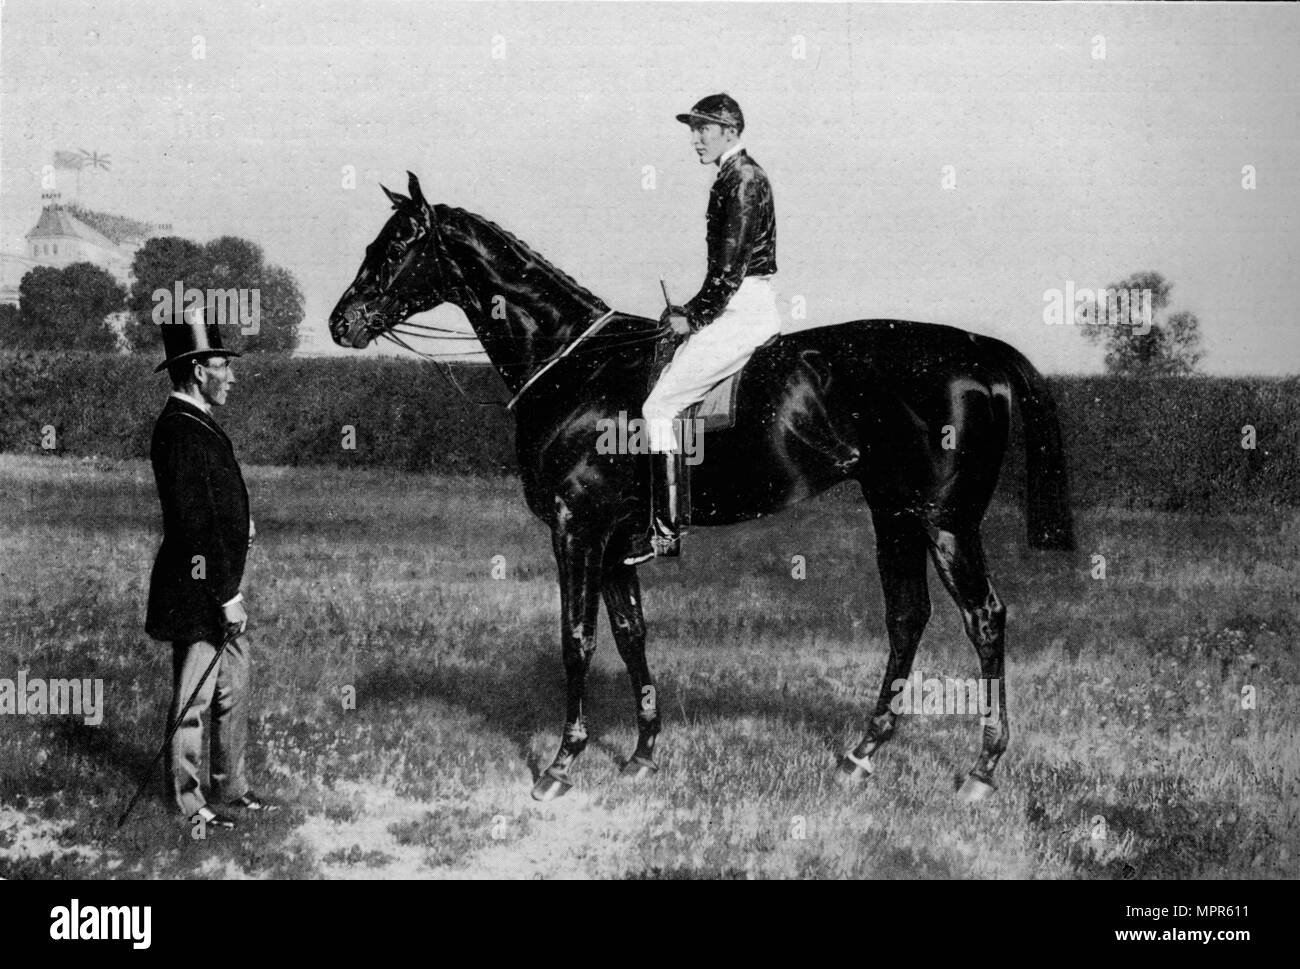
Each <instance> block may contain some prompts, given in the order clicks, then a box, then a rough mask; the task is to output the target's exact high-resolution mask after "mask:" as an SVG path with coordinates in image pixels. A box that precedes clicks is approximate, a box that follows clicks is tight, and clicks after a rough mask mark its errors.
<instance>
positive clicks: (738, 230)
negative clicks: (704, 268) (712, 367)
mask: <svg viewBox="0 0 1300 969" xmlns="http://www.w3.org/2000/svg"><path fill="white" fill-rule="evenodd" d="M707 219H708V229H709V269H708V275H707V276H706V277H705V279H704V285H703V286H701V287H700V291H699V292H698V293H696V294H695V296H693V297H692V298H691V299H690V301H689V302H687V304H686V306H685V307H684V309H685V310H686V319H687V321H688V322H689V323H690V325H691V330H692V331H695V330H698V329H700V328H701V327H703V326H708V325H709V324H710V323H712V322H713V321H714V320H715V319H716V318H717V316H718V314H719V313H721V312H722V311H723V310H724V309H726V307H727V302H728V301H729V300H730V299H731V297H732V295H733V294H734V293H735V292H736V290H737V289H738V288H739V287H740V283H741V280H743V279H744V278H745V277H746V276H770V275H771V274H772V273H774V272H776V206H775V204H774V202H773V200H772V185H771V183H770V182H769V181H768V180H767V172H765V171H763V169H762V168H760V167H759V164H758V162H756V161H754V159H752V158H750V157H749V155H748V154H747V153H746V152H745V150H744V149H743V148H742V149H741V150H740V151H738V152H736V153H735V154H734V155H732V156H731V157H730V158H728V159H727V160H726V161H725V162H723V164H722V168H721V170H720V171H719V172H718V175H717V177H716V178H715V179H714V180H713V188H712V189H711V190H710V191H709V209H708V216H707Z"/></svg>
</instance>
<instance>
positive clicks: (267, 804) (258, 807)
mask: <svg viewBox="0 0 1300 969" xmlns="http://www.w3.org/2000/svg"><path fill="white" fill-rule="evenodd" d="M226 803H227V804H228V805H230V807H233V808H242V809H243V810H245V811H261V812H262V813H263V814H274V813H275V812H276V811H278V810H280V807H281V805H280V804H279V803H278V802H276V801H271V800H268V799H266V798H264V797H259V796H258V795H256V794H254V793H253V792H252V791H246V792H244V793H243V794H241V795H240V796H239V797H237V798H235V799H234V800H233V801H227V802H226Z"/></svg>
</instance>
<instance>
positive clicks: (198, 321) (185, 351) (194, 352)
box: [153, 308, 243, 373]
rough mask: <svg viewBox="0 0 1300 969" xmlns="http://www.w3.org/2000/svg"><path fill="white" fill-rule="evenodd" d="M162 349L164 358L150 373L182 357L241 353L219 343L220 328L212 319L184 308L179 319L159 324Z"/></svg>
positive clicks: (189, 358) (204, 358)
mask: <svg viewBox="0 0 1300 969" xmlns="http://www.w3.org/2000/svg"><path fill="white" fill-rule="evenodd" d="M162 338H163V353H164V354H165V355H166V356H167V359H166V360H164V361H163V362H162V363H160V364H158V366H156V367H154V368H153V372H154V373H159V372H161V371H163V370H166V369H167V368H168V367H170V366H171V365H172V364H173V363H180V362H181V361H183V360H206V359H208V358H209V357H239V356H243V354H240V353H236V352H235V351H234V350H227V349H226V348H225V347H223V346H222V345H221V330H220V328H219V327H218V326H217V324H215V323H205V322H204V321H203V311H202V310H200V309H197V308H196V309H195V310H187V311H186V312H185V313H184V315H183V316H182V317H181V318H180V319H179V320H167V321H166V322H164V323H163V324H162Z"/></svg>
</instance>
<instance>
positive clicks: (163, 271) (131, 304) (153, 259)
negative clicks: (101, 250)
mask: <svg viewBox="0 0 1300 969" xmlns="http://www.w3.org/2000/svg"><path fill="white" fill-rule="evenodd" d="M203 262H204V260H203V247H202V246H200V245H199V244H198V243H196V242H191V241H190V240H189V239H182V238H180V237H179V236H161V237H158V238H154V239H150V240H148V241H147V242H146V243H145V244H144V245H143V246H141V247H140V248H139V249H137V250H136V253H135V257H134V258H133V259H132V260H131V275H132V276H133V277H134V281H133V282H132V284H131V294H130V296H128V297H127V301H126V308H127V309H129V310H130V311H131V313H132V315H133V317H134V320H133V321H132V322H131V323H128V324H127V327H126V342H127V345H128V346H130V348H131V349H132V350H133V351H135V352H136V353H147V354H159V353H162V334H161V333H160V332H159V330H158V325H157V324H156V323H155V322H154V320H153V311H154V307H155V306H156V305H158V302H157V300H156V299H155V295H156V294H158V293H162V292H166V293H168V294H170V293H172V292H174V289H175V286H176V283H178V282H179V283H181V284H182V286H183V287H189V286H193V285H195V283H193V282H191V280H197V279H198V278H199V276H200V272H201V269H202V267H203Z"/></svg>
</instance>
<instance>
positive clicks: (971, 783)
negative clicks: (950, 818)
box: [957, 774, 997, 804]
mask: <svg viewBox="0 0 1300 969" xmlns="http://www.w3.org/2000/svg"><path fill="white" fill-rule="evenodd" d="M996 790H997V788H996V787H994V786H993V785H992V784H990V783H989V782H988V781H985V780H981V779H980V778H978V777H976V776H975V775H974V774H967V775H966V780H965V781H963V782H962V785H961V789H960V790H958V791H957V800H959V801H964V802H965V803H967V804H978V803H979V802H980V801H983V800H984V799H985V798H987V797H988V796H989V795H990V794H992V793H993V792H994V791H996Z"/></svg>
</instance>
